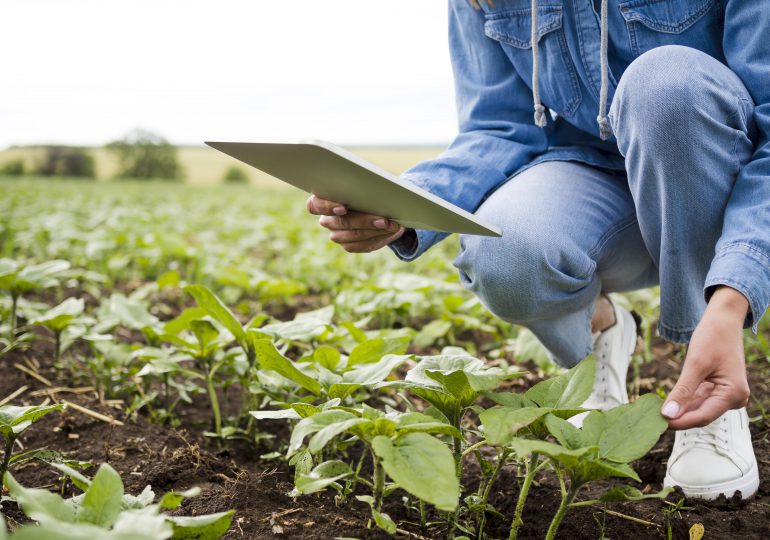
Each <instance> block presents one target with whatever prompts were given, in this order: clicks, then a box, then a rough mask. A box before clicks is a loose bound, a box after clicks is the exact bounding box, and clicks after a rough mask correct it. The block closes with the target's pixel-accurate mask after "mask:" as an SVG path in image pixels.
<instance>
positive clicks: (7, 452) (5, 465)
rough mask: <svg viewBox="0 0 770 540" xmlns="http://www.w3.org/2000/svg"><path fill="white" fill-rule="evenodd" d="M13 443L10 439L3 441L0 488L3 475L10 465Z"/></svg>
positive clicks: (2, 482)
mask: <svg viewBox="0 0 770 540" xmlns="http://www.w3.org/2000/svg"><path fill="white" fill-rule="evenodd" d="M13 441H14V439H13V438H11V437H7V438H6V439H5V454H4V455H3V464H2V466H0V486H2V485H3V484H4V483H5V473H6V472H7V471H8V465H9V464H10V463H11V452H13Z"/></svg>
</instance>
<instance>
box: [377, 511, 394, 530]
mask: <svg viewBox="0 0 770 540" xmlns="http://www.w3.org/2000/svg"><path fill="white" fill-rule="evenodd" d="M372 517H373V518H374V522H375V523H376V524H377V526H378V527H379V528H380V529H382V530H383V531H385V532H386V533H388V534H396V523H395V522H394V521H393V520H392V519H391V517H390V516H389V515H388V514H386V513H385V512H378V511H377V510H375V509H374V508H372Z"/></svg>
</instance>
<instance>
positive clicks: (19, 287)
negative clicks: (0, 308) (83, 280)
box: [0, 259, 70, 341]
mask: <svg viewBox="0 0 770 540" xmlns="http://www.w3.org/2000/svg"><path fill="white" fill-rule="evenodd" d="M69 267H70V263H69V262H67V261H61V260H54V261H48V262H44V263H40V264H32V265H29V266H22V265H21V264H20V263H19V262H18V261H15V260H12V259H0V289H4V290H6V291H8V292H9V293H10V295H11V313H10V319H11V321H10V329H9V332H8V334H9V337H10V339H11V341H13V339H14V338H15V337H16V326H17V314H16V308H17V307H18V303H19V298H20V297H21V296H23V295H24V294H26V293H28V292H31V291H35V290H38V289H46V288H48V287H55V286H56V285H58V284H59V281H58V280H57V279H56V278H55V277H54V276H56V274H59V273H61V272H63V271H65V270H67V269H69Z"/></svg>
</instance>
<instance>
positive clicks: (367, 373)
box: [342, 354, 412, 386]
mask: <svg viewBox="0 0 770 540" xmlns="http://www.w3.org/2000/svg"><path fill="white" fill-rule="evenodd" d="M411 357H412V356H411V355H395V354H388V355H385V356H383V357H382V358H380V359H379V360H377V361H376V362H374V363H370V364H362V365H358V366H356V367H355V368H353V369H351V370H349V371H346V372H345V373H343V374H342V380H343V381H344V382H346V383H353V384H359V385H361V386H371V385H373V384H377V383H379V382H382V381H383V380H385V379H386V378H387V377H388V375H390V373H391V372H392V371H393V370H394V369H396V368H397V367H398V366H400V365H401V364H403V363H404V362H406V361H407V360H409V359H410V358H411Z"/></svg>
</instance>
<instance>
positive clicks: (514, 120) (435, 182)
mask: <svg viewBox="0 0 770 540" xmlns="http://www.w3.org/2000/svg"><path fill="white" fill-rule="evenodd" d="M484 20H485V19H484V13H483V12H482V11H480V10H477V9H474V8H472V7H471V5H470V3H469V2H468V0H450V2H449V50H450V57H451V60H452V71H453V73H454V80H455V98H456V104H457V116H458V122H459V133H458V134H457V136H456V137H455V139H454V141H453V142H452V144H451V145H450V146H449V148H447V149H446V150H445V151H444V152H443V153H442V154H441V155H440V156H439V157H437V158H436V159H433V160H430V161H425V162H423V163H420V164H418V165H416V166H415V167H413V168H411V169H410V170H408V171H406V172H405V173H404V174H403V175H402V178H404V179H406V180H408V181H410V182H412V183H414V184H416V185H417V186H419V187H421V188H423V189H426V190H427V191H429V192H431V193H433V194H435V195H437V196H439V197H441V198H443V199H446V200H448V201H449V202H451V203H453V204H455V205H457V206H459V207H460V208H463V209H465V210H468V211H470V212H474V211H475V210H476V209H477V208H478V207H479V205H480V204H481V202H482V201H483V200H484V198H485V196H486V195H487V194H488V193H489V192H490V191H492V190H494V189H495V188H497V187H499V186H500V185H501V184H502V183H503V182H505V180H506V179H507V178H508V177H509V176H510V175H512V174H513V173H514V172H515V171H516V170H518V169H519V168H521V167H522V166H523V165H525V164H526V163H528V162H530V161H531V160H532V159H533V158H534V157H535V156H536V155H538V154H541V153H543V152H544V151H545V150H546V147H547V132H548V131H547V129H541V128H539V127H537V126H535V124H534V122H533V107H532V91H531V90H530V88H529V87H528V86H527V85H526V84H525V83H524V81H523V80H522V78H521V77H520V76H519V74H518V73H517V72H516V70H515V69H514V67H513V64H512V63H511V61H510V60H509V58H508V57H507V56H506V53H505V51H504V50H503V49H502V47H501V45H500V44H499V43H498V42H496V41H494V40H492V39H490V38H488V37H487V36H486V35H485V34H484ZM445 236H447V235H446V233H438V232H435V231H425V230H417V231H415V233H414V234H412V233H411V232H410V233H409V234H407V235H405V236H404V237H402V239H401V240H399V241H396V242H393V243H392V244H391V246H390V247H391V248H392V249H393V251H395V252H396V254H397V255H398V256H399V257H400V258H401V259H402V260H413V259H415V258H417V257H418V256H419V255H421V254H422V253H424V252H425V250H427V249H428V248H429V247H430V246H432V245H433V244H435V243H436V242H438V241H439V240H441V239H443V238H444V237H445Z"/></svg>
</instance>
